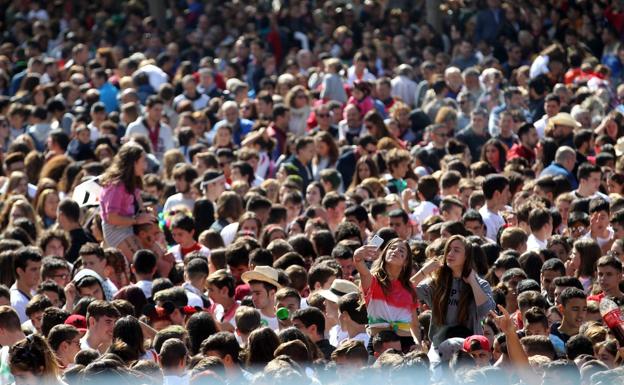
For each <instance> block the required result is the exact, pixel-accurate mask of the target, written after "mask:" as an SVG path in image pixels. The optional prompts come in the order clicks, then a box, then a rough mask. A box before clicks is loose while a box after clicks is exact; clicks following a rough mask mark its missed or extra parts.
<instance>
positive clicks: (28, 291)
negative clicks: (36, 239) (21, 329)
mask: <svg viewBox="0 0 624 385" xmlns="http://www.w3.org/2000/svg"><path fill="white" fill-rule="evenodd" d="M42 259H43V258H42V256H41V253H40V252H39V249H37V248H35V247H22V248H20V249H18V250H17V251H16V254H15V261H14V267H13V271H14V273H15V277H16V280H15V283H14V284H13V286H11V288H10V291H11V307H13V309H15V311H16V312H17V315H18V316H19V319H20V321H21V323H24V322H26V321H28V316H27V315H26V306H27V305H28V301H30V299H31V298H32V296H34V295H35V294H36V289H37V285H39V281H40V279H41V278H40V270H41V260H42Z"/></svg>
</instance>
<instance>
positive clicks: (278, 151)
mask: <svg viewBox="0 0 624 385" xmlns="http://www.w3.org/2000/svg"><path fill="white" fill-rule="evenodd" d="M272 117H273V121H272V122H271V124H270V125H269V128H267V133H268V134H269V137H271V138H272V139H273V140H275V148H274V149H273V153H272V154H271V159H272V160H273V161H276V160H277V159H278V158H279V157H280V156H281V155H282V154H285V153H286V135H287V133H288V123H289V122H290V108H288V107H286V106H285V105H283V104H276V105H275V106H273V115H272Z"/></svg>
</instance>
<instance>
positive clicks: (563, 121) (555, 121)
mask: <svg viewBox="0 0 624 385" xmlns="http://www.w3.org/2000/svg"><path fill="white" fill-rule="evenodd" d="M548 123H549V124H552V125H553V126H554V125H560V126H568V127H574V128H581V127H582V126H581V123H579V122H577V121H576V119H574V118H573V117H572V115H570V114H568V113H567V112H560V113H558V114H557V115H555V116H553V117H552V118H550V119H548Z"/></svg>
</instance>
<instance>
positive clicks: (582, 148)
mask: <svg viewBox="0 0 624 385" xmlns="http://www.w3.org/2000/svg"><path fill="white" fill-rule="evenodd" d="M573 141H574V148H575V149H576V165H575V166H576V167H575V169H574V171H573V172H574V173H576V171H578V166H580V165H581V164H583V163H587V162H589V160H588V158H587V157H588V156H590V155H591V154H592V151H594V147H595V141H594V132H593V131H592V130H588V129H581V130H578V131H576V132H575V133H574V136H573Z"/></svg>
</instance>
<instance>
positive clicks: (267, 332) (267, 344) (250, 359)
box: [244, 326, 280, 371]
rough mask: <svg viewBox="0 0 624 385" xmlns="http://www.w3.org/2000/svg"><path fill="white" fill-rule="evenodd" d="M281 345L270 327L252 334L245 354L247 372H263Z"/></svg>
mask: <svg viewBox="0 0 624 385" xmlns="http://www.w3.org/2000/svg"><path fill="white" fill-rule="evenodd" d="M279 344H280V341H279V338H278V337H277V334H275V332H274V331H273V330H272V329H271V328H269V327H266V326H265V327H261V328H259V329H256V330H254V331H253V332H251V334H249V340H248V342H247V349H245V352H244V355H245V365H246V368H247V370H252V371H257V370H260V371H261V370H262V368H264V366H265V365H266V364H267V363H268V362H269V361H271V360H272V359H273V352H274V351H275V349H277V347H278V346H279Z"/></svg>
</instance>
